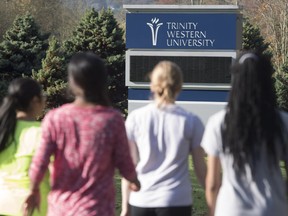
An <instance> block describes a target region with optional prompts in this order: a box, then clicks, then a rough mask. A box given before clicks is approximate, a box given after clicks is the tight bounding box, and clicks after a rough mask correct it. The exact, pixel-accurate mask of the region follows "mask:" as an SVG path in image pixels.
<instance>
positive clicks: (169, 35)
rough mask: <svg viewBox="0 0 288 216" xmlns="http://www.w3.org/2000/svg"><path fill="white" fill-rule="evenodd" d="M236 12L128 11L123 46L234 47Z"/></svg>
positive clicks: (172, 47) (163, 47) (170, 47)
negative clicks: (179, 12) (178, 12)
mask: <svg viewBox="0 0 288 216" xmlns="http://www.w3.org/2000/svg"><path fill="white" fill-rule="evenodd" d="M238 16H239V14H195V13H193V14H183V13H182V14H172V13H166V14H165V13H129V14H127V16H126V47H127V48H129V49H131V48H139V49H140V48H145V49H232V50H235V49H237V41H236V40H237V34H236V33H237V18H238Z"/></svg>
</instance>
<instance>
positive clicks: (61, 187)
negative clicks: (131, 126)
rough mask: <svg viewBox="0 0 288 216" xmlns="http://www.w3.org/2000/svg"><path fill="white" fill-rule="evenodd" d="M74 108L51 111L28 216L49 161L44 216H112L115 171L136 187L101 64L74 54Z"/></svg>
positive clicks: (34, 170)
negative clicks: (46, 204) (49, 172)
mask: <svg viewBox="0 0 288 216" xmlns="http://www.w3.org/2000/svg"><path fill="white" fill-rule="evenodd" d="M68 75H69V87H70V89H71V91H72V92H73V94H74V95H75V100H74V102H73V103H70V104H66V105H63V106H61V107H59V108H57V109H55V110H52V111H50V112H49V113H48V114H47V115H46V117H45V119H44V122H43V126H42V139H41V144H40V148H39V150H38V151H37V153H36V155H35V157H34V159H33V163H32V166H31V169H30V177H31V181H32V193H31V195H30V197H29V198H28V199H27V202H26V204H27V208H26V212H25V214H27V213H28V211H29V210H32V209H33V208H35V207H37V206H38V205H39V201H40V200H39V199H38V197H39V193H38V189H39V183H40V182H41V180H42V178H43V175H44V173H45V172H46V170H47V166H48V163H49V161H50V157H51V156H54V161H53V165H52V173H51V192H50V193H49V196H48V215H51V216H63V215H65V216H72V215H81V216H113V215H114V211H115V202H114V200H115V198H114V197H115V189H114V170H115V168H118V169H119V171H120V173H121V174H122V175H123V176H124V178H126V179H127V180H128V181H129V182H130V186H131V188H132V189H134V190H138V189H139V187H140V185H139V182H138V180H137V177H136V173H135V167H134V165H133V162H132V159H131V156H130V154H129V146H128V142H127V136H126V133H125V127H124V121H123V118H122V116H121V114H120V113H119V112H118V111H116V110H114V109H113V108H111V107H110V106H109V99H108V94H107V73H106V69H105V65H104V62H103V61H102V60H101V59H100V58H99V57H97V56H96V55H94V54H92V53H77V54H75V55H74V56H73V57H72V59H71V61H70V63H69V66H68Z"/></svg>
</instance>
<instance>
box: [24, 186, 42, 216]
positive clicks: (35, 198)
mask: <svg viewBox="0 0 288 216" xmlns="http://www.w3.org/2000/svg"><path fill="white" fill-rule="evenodd" d="M39 206H40V192H39V190H34V191H32V192H31V194H30V195H29V196H28V197H27V199H26V201H25V202H24V210H23V211H24V212H23V215H24V216H31V215H32V214H33V212H34V210H35V208H37V210H38V211H39Z"/></svg>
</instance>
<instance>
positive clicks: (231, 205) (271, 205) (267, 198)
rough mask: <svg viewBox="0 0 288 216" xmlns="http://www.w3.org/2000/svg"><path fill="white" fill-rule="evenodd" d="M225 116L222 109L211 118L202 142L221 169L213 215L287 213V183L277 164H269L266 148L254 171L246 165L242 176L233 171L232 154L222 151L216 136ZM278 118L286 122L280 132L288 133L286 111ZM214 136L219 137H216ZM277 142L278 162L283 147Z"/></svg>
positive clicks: (259, 157) (219, 131)
mask: <svg viewBox="0 0 288 216" xmlns="http://www.w3.org/2000/svg"><path fill="white" fill-rule="evenodd" d="M224 117H225V112H224V111H221V112H219V113H217V114H215V115H213V116H212V117H210V119H209V121H208V126H207V129H206V131H205V135H204V138H203V141H202V143H203V147H204V148H205V151H206V152H207V154H208V155H214V156H217V157H219V158H220V161H221V167H222V172H223V175H222V184H221V187H220V190H219V193H218V196H217V208H216V211H215V215H224V216H225V215H227V216H228V215H231V212H233V215H261V216H270V215H277V216H278V215H279V216H281V215H286V213H287V212H288V205H287V197H286V196H287V195H286V190H283V189H284V188H285V187H286V186H285V182H284V179H283V177H282V174H281V170H280V167H279V166H273V164H271V161H270V160H269V158H268V155H269V154H268V153H267V149H265V148H263V149H261V152H260V153H259V155H258V158H257V161H256V162H255V164H254V170H255V171H254V172H252V170H251V167H250V166H249V165H248V164H246V165H245V176H243V175H242V174H241V173H240V172H239V171H237V170H235V169H234V167H233V163H234V158H233V155H231V154H230V153H228V152H223V144H222V142H221V138H220V136H219V135H220V134H221V126H222V125H223V123H224ZM281 118H282V120H283V123H285V124H284V126H285V128H284V129H283V131H286V133H288V130H287V129H288V114H287V113H284V112H281ZM215 135H216V136H215ZM217 135H218V138H216V139H215V137H217ZM212 143H213V144H212ZM276 144H277V149H278V155H279V156H281V158H280V157H278V158H277V161H279V162H280V160H282V159H283V158H282V155H283V154H282V153H283V152H282V151H283V148H282V145H281V143H276ZM287 147H288V146H287ZM286 157H287V156H286ZM224 206H225V207H224ZM285 212H286V213H285Z"/></svg>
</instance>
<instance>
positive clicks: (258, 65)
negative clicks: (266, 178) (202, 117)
mask: <svg viewBox="0 0 288 216" xmlns="http://www.w3.org/2000/svg"><path fill="white" fill-rule="evenodd" d="M272 74H273V67H272V65H271V62H270V60H269V59H268V58H267V57H265V56H263V55H261V54H257V53H253V52H246V53H243V54H241V55H240V56H239V58H238V59H237V60H236V62H235V63H234V64H233V65H232V67H231V75H232V89H231V92H230V98H229V102H228V105H227V112H226V116H225V119H224V123H223V125H222V139H223V150H224V152H229V153H230V154H232V156H233V160H234V162H233V166H234V168H235V169H236V170H237V171H239V172H240V173H245V169H244V166H245V164H249V166H250V167H251V170H252V173H255V170H254V167H255V162H256V161H257V159H258V158H259V157H260V154H261V151H262V149H263V147H266V149H267V151H266V152H267V158H268V159H269V160H271V163H270V164H272V165H278V161H277V160H279V156H278V155H277V149H276V141H277V140H278V141H279V140H281V141H283V135H282V128H283V127H282V121H281V119H280V115H279V112H278V111H277V109H276V96H275V89H274V85H273V80H272Z"/></svg>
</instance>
